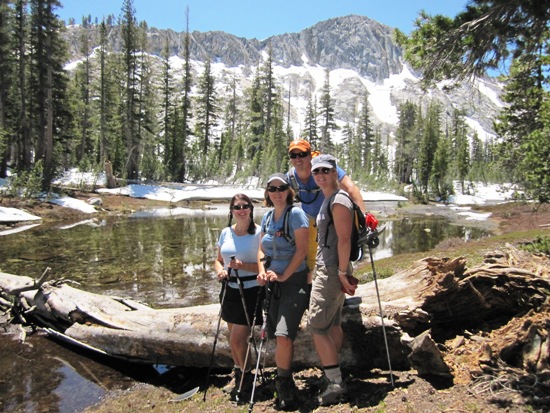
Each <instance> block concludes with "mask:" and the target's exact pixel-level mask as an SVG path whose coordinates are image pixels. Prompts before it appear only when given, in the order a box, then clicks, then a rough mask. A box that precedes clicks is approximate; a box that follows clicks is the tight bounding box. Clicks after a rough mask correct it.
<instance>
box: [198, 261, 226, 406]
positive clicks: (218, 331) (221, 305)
mask: <svg viewBox="0 0 550 413" xmlns="http://www.w3.org/2000/svg"><path fill="white" fill-rule="evenodd" d="M230 276H231V268H229V269H228V270H227V278H225V279H223V280H222V299H221V301H220V312H219V314H218V327H217V328H216V335H215V336H214V345H213V346H212V354H210V364H209V365H208V372H207V373H206V380H205V382H204V396H203V398H202V401H203V402H204V401H206V392H207V391H208V382H209V381H210V372H211V371H212V363H213V362H214V353H215V351H216V344H217V343H218V335H219V334H220V324H221V321H222V308H223V302H224V300H225V293H226V292H227V280H228V278H229V277H230Z"/></svg>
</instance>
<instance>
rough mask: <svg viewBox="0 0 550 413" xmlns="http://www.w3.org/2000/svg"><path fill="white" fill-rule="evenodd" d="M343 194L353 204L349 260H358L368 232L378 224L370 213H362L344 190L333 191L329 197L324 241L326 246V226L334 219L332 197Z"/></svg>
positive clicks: (367, 237) (360, 257) (361, 255)
mask: <svg viewBox="0 0 550 413" xmlns="http://www.w3.org/2000/svg"><path fill="white" fill-rule="evenodd" d="M339 193H340V194H343V195H345V196H347V197H348V199H349V200H350V201H351V204H352V206H353V223H352V226H351V250H350V253H349V260H350V261H360V260H361V259H362V258H363V248H364V247H365V244H367V241H368V240H369V234H370V232H371V231H374V230H375V229H376V227H377V226H378V220H377V219H376V218H375V217H374V215H372V214H371V213H366V214H363V211H361V208H359V205H357V204H356V203H355V202H353V200H352V199H351V198H350V196H349V195H348V194H347V193H346V192H335V193H334V194H332V195H331V197H330V198H329V201H328V202H329V205H328V208H327V211H328V216H329V223H328V225H327V231H326V233H325V243H324V246H326V243H327V239H328V228H329V226H330V224H334V219H333V217H332V203H333V202H334V197H335V196H336V194H339Z"/></svg>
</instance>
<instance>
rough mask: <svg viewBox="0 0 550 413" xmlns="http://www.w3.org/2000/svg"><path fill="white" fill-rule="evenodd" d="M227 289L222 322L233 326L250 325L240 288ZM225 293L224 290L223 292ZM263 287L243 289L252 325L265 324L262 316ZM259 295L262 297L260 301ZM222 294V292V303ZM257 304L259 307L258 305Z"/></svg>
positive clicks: (227, 287)
mask: <svg viewBox="0 0 550 413" xmlns="http://www.w3.org/2000/svg"><path fill="white" fill-rule="evenodd" d="M225 288H226V289H227V291H226V293H225V298H224V300H223V303H222V320H224V321H226V322H228V323H231V324H240V325H243V326H246V325H248V322H247V320H246V316H245V313H244V309H243V302H242V300H241V294H240V292H239V289H238V288H231V287H229V286H226V287H225ZM222 291H223V290H222ZM264 291H265V289H264V288H263V287H259V286H258V287H251V288H245V289H243V295H244V300H245V303H246V312H247V313H248V318H249V320H250V323H254V325H262V323H263V322H264V319H263V316H262V301H263V299H264V296H265V292H264ZM258 294H259V295H260V297H259V301H258ZM221 299H222V292H220V301H221ZM256 304H257V305H256ZM254 310H255V311H256V320H255V321H254Z"/></svg>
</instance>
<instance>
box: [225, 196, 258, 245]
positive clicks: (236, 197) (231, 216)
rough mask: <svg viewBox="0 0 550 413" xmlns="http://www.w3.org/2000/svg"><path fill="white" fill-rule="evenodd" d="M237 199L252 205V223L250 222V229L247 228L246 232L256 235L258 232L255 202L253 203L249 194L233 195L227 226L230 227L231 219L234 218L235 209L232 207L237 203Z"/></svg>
mask: <svg viewBox="0 0 550 413" xmlns="http://www.w3.org/2000/svg"><path fill="white" fill-rule="evenodd" d="M235 201H245V202H247V203H248V204H249V205H250V223H249V224H248V229H247V230H246V232H248V233H249V234H252V235H254V234H255V233H256V224H255V223H254V204H253V203H252V200H251V199H250V198H249V197H248V195H245V194H235V195H233V198H231V201H230V202H229V222H228V223H227V226H228V227H230V226H231V221H232V220H233V213H232V211H233V210H232V209H231V207H232V206H233V205H234V204H235Z"/></svg>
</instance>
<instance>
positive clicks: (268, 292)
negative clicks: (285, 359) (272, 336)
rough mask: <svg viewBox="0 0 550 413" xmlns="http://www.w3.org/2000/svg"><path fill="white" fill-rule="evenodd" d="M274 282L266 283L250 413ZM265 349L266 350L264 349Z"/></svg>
mask: <svg viewBox="0 0 550 413" xmlns="http://www.w3.org/2000/svg"><path fill="white" fill-rule="evenodd" d="M266 258H267V259H266V269H267V268H268V267H269V264H270V263H271V257H266ZM273 285H274V282H272V281H270V282H268V283H267V284H266V293H265V311H264V322H263V323H262V328H261V330H260V348H259V350H258V357H257V360H256V370H255V371H254V381H253V383H252V392H251V394H250V404H249V405H248V413H252V409H253V408H254V393H255V392H256V382H257V380H258V370H259V369H260V359H261V358H262V348H263V346H264V343H265V342H266V338H267V318H268V316H269V306H270V304H271V294H272V289H273ZM264 351H265V350H264Z"/></svg>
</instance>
